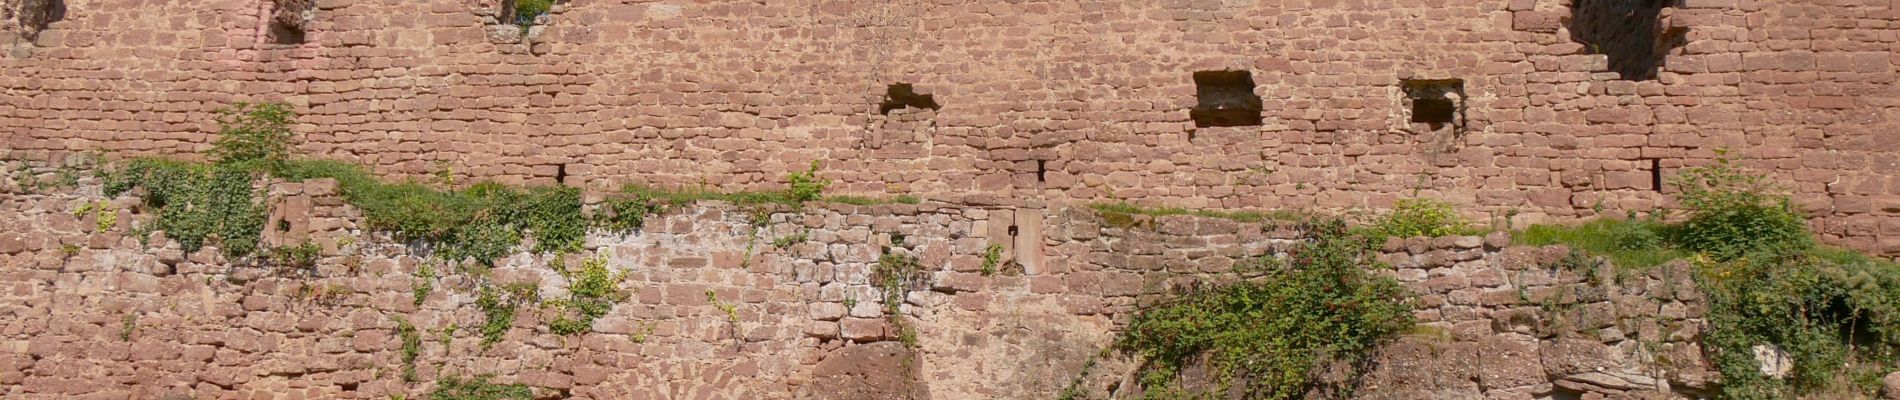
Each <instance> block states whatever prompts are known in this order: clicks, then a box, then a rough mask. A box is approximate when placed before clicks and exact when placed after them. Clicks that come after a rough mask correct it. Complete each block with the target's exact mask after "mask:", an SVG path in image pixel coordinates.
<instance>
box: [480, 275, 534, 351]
mask: <svg viewBox="0 0 1900 400" xmlns="http://www.w3.org/2000/svg"><path fill="white" fill-rule="evenodd" d="M533 291H534V287H533V286H532V285H528V286H525V287H524V286H512V287H508V288H504V289H503V290H496V289H495V287H494V286H482V289H481V292H480V293H478V294H477V295H476V297H475V306H476V307H481V309H482V315H483V316H484V320H483V323H482V349H487V348H488V347H489V346H493V345H494V344H495V343H496V342H500V341H501V338H502V336H504V335H507V334H508V328H510V327H513V326H514V324H515V309H516V308H517V307H519V306H520V305H521V304H522V303H525V302H528V301H530V300H532V299H533V298H534V297H535V296H534V292H533Z"/></svg>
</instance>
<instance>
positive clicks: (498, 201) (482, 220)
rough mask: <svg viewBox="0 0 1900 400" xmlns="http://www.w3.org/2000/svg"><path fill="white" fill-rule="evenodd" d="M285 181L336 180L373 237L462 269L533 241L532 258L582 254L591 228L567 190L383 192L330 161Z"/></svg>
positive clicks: (294, 168) (383, 186)
mask: <svg viewBox="0 0 1900 400" xmlns="http://www.w3.org/2000/svg"><path fill="white" fill-rule="evenodd" d="M281 176H282V177H283V178H284V179H287V180H291V181H302V180H307V179H315V178H333V179H336V180H337V185H338V189H339V191H340V192H341V193H342V194H343V197H344V198H345V199H346V200H348V201H349V202H350V204H352V205H355V206H356V207H357V208H360V209H362V210H363V215H364V217H365V219H366V220H367V222H368V224H369V226H370V228H371V229H377V230H383V231H388V232H391V233H395V234H396V237H397V238H398V239H401V240H407V241H418V242H423V243H426V244H430V245H433V246H432V247H433V250H434V251H435V253H436V254H435V255H436V256H437V257H440V258H442V259H446V260H452V261H460V260H467V259H473V260H475V261H477V262H481V263H484V264H486V263H492V262H493V261H494V260H496V259H499V258H501V257H502V256H505V255H507V254H509V253H511V252H513V251H514V249H515V247H516V246H519V245H520V244H521V241H522V239H524V238H533V239H534V246H533V247H531V248H530V249H529V250H531V251H534V252H553V253H559V252H567V251H573V250H577V249H579V248H580V246H581V244H582V242H583V240H584V239H585V238H586V234H587V229H588V227H590V226H592V225H593V224H594V223H593V222H590V221H589V220H587V218H586V217H585V216H583V215H582V214H581V201H580V190H579V189H576V188H572V187H565V186H548V187H534V188H527V189H517V188H511V187H508V186H504V185H501V184H498V183H493V182H482V183H477V184H475V185H473V186H470V187H468V188H467V189H462V190H437V189H434V188H430V187H428V186H424V185H422V184H418V183H400V184H388V183H383V182H382V181H379V180H377V179H376V178H375V177H374V176H371V175H370V174H369V172H368V171H365V170H363V169H362V167H358V166H355V165H350V164H344V163H340V162H335V161H297V162H292V163H288V164H287V165H286V167H285V168H284V169H283V170H282V171H281Z"/></svg>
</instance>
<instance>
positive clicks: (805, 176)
mask: <svg viewBox="0 0 1900 400" xmlns="http://www.w3.org/2000/svg"><path fill="white" fill-rule="evenodd" d="M785 180H787V181H790V182H791V188H790V189H788V192H787V194H788V197H790V198H791V199H792V201H794V202H800V203H802V202H807V201H812V200H818V199H820V198H822V197H824V193H825V187H826V186H831V180H830V179H825V178H820V177H818V160H812V162H811V169H809V170H806V171H805V172H802V173H801V172H793V173H791V174H787V175H786V176H785Z"/></svg>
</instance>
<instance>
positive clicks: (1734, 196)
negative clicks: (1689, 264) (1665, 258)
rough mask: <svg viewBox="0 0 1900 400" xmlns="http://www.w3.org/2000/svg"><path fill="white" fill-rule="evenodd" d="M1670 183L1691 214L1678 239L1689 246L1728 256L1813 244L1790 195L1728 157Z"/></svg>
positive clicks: (1697, 249) (1691, 248) (1724, 256)
mask: <svg viewBox="0 0 1900 400" xmlns="http://www.w3.org/2000/svg"><path fill="white" fill-rule="evenodd" d="M1671 184H1672V185H1673V186H1675V187H1676V189H1677V190H1678V191H1680V193H1681V194H1679V195H1677V199H1678V200H1679V201H1680V202H1681V203H1682V207H1683V208H1685V209H1686V210H1687V211H1688V214H1689V215H1688V219H1687V220H1686V221H1683V223H1682V227H1681V231H1680V237H1679V238H1677V242H1678V243H1680V244H1681V245H1682V246H1683V247H1684V248H1687V249H1689V250H1694V251H1699V252H1705V253H1709V254H1710V255H1711V256H1714V257H1716V258H1718V259H1723V260H1728V259H1734V258H1736V257H1740V256H1742V255H1743V254H1746V253H1749V252H1752V251H1759V250H1770V248H1781V247H1785V248H1792V249H1802V248H1806V247H1808V246H1810V245H1811V244H1812V239H1811V238H1810V237H1809V235H1808V232H1807V225H1806V224H1805V223H1804V221H1803V218H1802V216H1801V215H1800V214H1798V213H1796V212H1795V211H1794V209H1793V206H1792V204H1791V203H1790V201H1789V199H1788V196H1787V195H1786V194H1784V193H1782V191H1781V189H1780V188H1779V187H1776V186H1775V185H1774V184H1772V183H1771V182H1769V180H1768V178H1767V176H1765V175H1762V174H1758V173H1753V172H1749V171H1746V170H1743V169H1740V168H1737V167H1735V166H1734V165H1732V164H1730V162H1729V160H1728V158H1726V157H1718V158H1717V159H1716V163H1715V164H1711V165H1707V166H1702V167H1695V168H1689V169H1686V170H1683V171H1682V173H1681V174H1679V175H1677V176H1676V177H1675V179H1673V180H1672V181H1671Z"/></svg>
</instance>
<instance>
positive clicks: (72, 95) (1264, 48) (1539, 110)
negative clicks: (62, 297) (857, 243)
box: [0, 0, 1900, 252]
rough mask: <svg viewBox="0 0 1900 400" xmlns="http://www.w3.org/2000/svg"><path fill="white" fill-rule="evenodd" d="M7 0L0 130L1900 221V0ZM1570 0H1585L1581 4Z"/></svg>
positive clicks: (574, 179)
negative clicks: (271, 129)
mask: <svg viewBox="0 0 1900 400" xmlns="http://www.w3.org/2000/svg"><path fill="white" fill-rule="evenodd" d="M501 3H502V2H501V1H498V0H480V1H477V0H429V1H408V2H352V1H334V0H331V1H314V2H312V1H269V0H217V1H193V2H147V1H134V0H0V10H3V11H0V18H4V19H6V20H7V21H6V23H3V24H0V44H4V45H6V46H7V47H6V48H5V52H6V55H5V57H0V131H4V132H5V136H4V139H0V140H4V142H3V143H5V144H4V147H3V148H0V158H8V159H56V158H59V157H61V155H62V154H67V153H71V152H80V151H88V150H92V149H103V150H106V151H108V152H111V153H112V154H122V155H131V154H164V155H180V156H187V155H189V154H193V153H198V152H200V151H201V150H204V149H205V148H206V147H208V143H209V142H210V137H209V136H210V134H209V133H208V132H212V131H215V126H213V124H212V122H211V121H212V119H211V118H210V115H211V114H210V113H211V112H212V111H213V110H215V109H217V108H219V107H222V106H225V105H226V104H229V103H230V102H233V101H240V100H273V101H275V100H281V101H286V102H289V103H291V104H293V105H295V108H296V109H297V111H298V112H299V113H300V114H301V115H302V117H301V123H302V124H301V125H300V126H299V128H298V129H299V130H300V131H301V132H303V133H304V134H305V135H304V139H305V142H304V143H303V144H302V145H301V150H302V151H303V152H304V153H306V154H310V155H312V156H316V157H325V158H336V159H343V160H349V161H353V162H360V163H363V164H367V165H371V166H373V167H374V168H375V169H376V170H377V171H378V172H381V173H386V174H392V175H397V176H402V175H409V176H421V175H434V174H437V173H447V174H449V175H453V176H458V177H464V178H483V179H497V180H502V181H509V182H538V183H552V182H554V181H556V180H561V181H563V183H566V184H571V185H585V186H589V187H594V188H599V189H612V188H614V187H618V186H619V185H621V184H626V183H647V184H658V185H698V184H706V185H718V186H726V187H763V186H773V185H777V184H779V183H778V181H779V180H780V179H782V178H783V176H784V174H785V173H786V172H788V171H793V170H799V169H802V167H803V166H804V165H806V164H807V163H808V162H810V161H812V160H819V161H821V163H823V171H824V172H825V173H826V174H827V176H829V177H831V178H833V179H836V180H838V181H839V183H840V184H839V186H837V187H836V188H837V189H838V190H840V191H845V192H856V193H909V194H915V195H923V196H933V195H973V194H974V195H983V196H993V197H998V198H1015V199H1032V200H1047V201H1095V200H1104V199H1111V198H1112V199H1130V200H1134V201H1137V202H1147V203H1166V204H1169V205H1175V206H1186V207H1217V208H1284V209H1306V208H1312V209H1327V210H1343V209H1352V208H1379V207H1385V206H1389V205H1390V204H1391V202H1392V201H1394V200H1395V199H1397V198H1400V197H1405V196H1414V195H1417V196H1432V197H1442V198H1446V199H1448V200H1451V201H1453V202H1455V203H1458V204H1460V205H1463V206H1467V207H1468V208H1467V210H1470V211H1471V212H1473V213H1493V214H1496V215H1500V216H1502V215H1505V214H1511V215H1515V216H1517V218H1521V219H1524V221H1522V222H1533V221H1537V220H1542V219H1551V218H1569V217H1578V216H1590V215H1595V214H1596V213H1599V212H1607V213H1620V212H1621V211H1622V210H1644V209H1650V208H1653V207H1657V206H1669V205H1670V204H1668V202H1669V200H1668V197H1667V188H1666V187H1665V185H1663V182H1662V181H1663V179H1662V178H1665V177H1667V176H1668V175H1671V174H1673V173H1674V171H1675V170H1678V169H1680V168H1682V167H1684V166H1689V165H1697V164H1701V163H1705V162H1707V161H1708V160H1710V159H1711V158H1712V157H1714V155H1715V152H1716V150H1717V149H1720V148H1728V149H1732V150H1733V151H1734V153H1732V154H1735V155H1737V158H1739V159H1742V160H1744V162H1745V163H1747V164H1749V165H1751V166H1755V167H1758V168H1762V169H1765V170H1769V171H1771V172H1773V173H1774V174H1775V175H1776V176H1777V177H1778V178H1780V180H1781V181H1782V182H1785V183H1786V184H1787V185H1788V186H1789V187H1790V188H1791V189H1792V190H1793V191H1794V192H1795V193H1796V194H1797V200H1798V201H1799V202H1800V204H1801V205H1802V206H1803V207H1804V208H1806V209H1807V211H1808V212H1809V213H1810V214H1811V215H1812V216H1813V217H1815V219H1814V221H1815V222H1814V224H1815V225H1816V228H1817V229H1816V230H1817V231H1818V232H1820V233H1821V234H1822V235H1824V236H1826V237H1827V238H1828V239H1829V240H1831V241H1834V242H1837V243H1842V244H1847V245H1851V246H1855V247H1860V248H1863V249H1870V250H1881V251H1887V252H1895V251H1900V213H1897V212H1900V195H1897V194H1896V193H1897V192H1900V182H1895V180H1894V173H1895V172H1896V171H1900V163H1896V161H1894V160H1895V157H1891V156H1892V154H1893V152H1894V151H1895V150H1896V147H1895V146H1896V145H1897V144H1896V143H1900V141H1894V140H1881V139H1882V138H1883V137H1884V136H1883V133H1886V132H1893V131H1895V129H1896V128H1900V122H1896V120H1900V119H1897V118H1896V117H1900V115H1896V114H1900V99H1897V98H1896V97H1900V91H1895V90H1893V85H1894V81H1895V76H1896V75H1895V72H1896V71H1895V67H1894V65H1895V64H1896V60H1897V59H1900V56H1896V54H1900V2H1895V1H1893V0H1839V1H1830V2H1812V1H1785V0H1669V1H1655V2H1643V1H1636V2H1611V1H1586V0H1572V1H1562V0H1508V1H1507V0H1494V1H1472V0H1423V1H1420V0H1411V1H1357V0H1273V1H1162V2H1082V1H1052V2H1003V1H977V2H886V4H874V3H866V2H843V1H783V2H781V1H774V2H767V3H763V4H762V3H758V2H738V1H712V2H687V1H641V2H617V1H605V2H601V1H586V2H557V4H555V5H554V6H553V7H552V8H550V9H549V10H548V12H546V13H545V14H538V15H532V16H523V15H517V14H516V13H511V12H509V11H512V10H504V9H503V4H501ZM1573 3H1574V4H1573Z"/></svg>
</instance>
